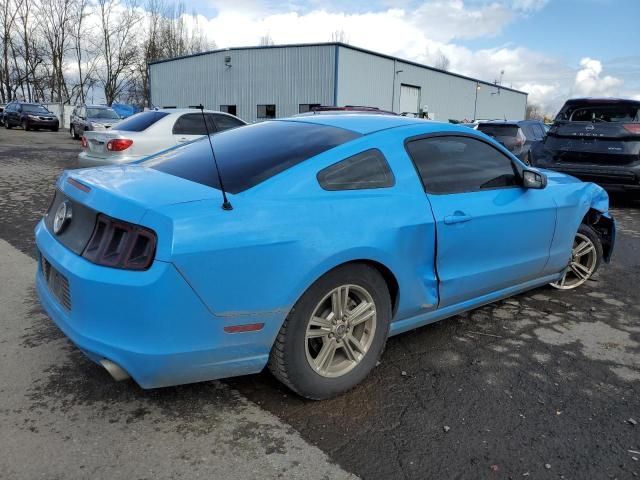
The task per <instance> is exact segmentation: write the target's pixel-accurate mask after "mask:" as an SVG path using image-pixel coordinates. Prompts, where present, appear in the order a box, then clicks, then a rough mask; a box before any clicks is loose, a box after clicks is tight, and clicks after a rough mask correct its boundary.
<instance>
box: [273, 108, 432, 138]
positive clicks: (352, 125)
mask: <svg viewBox="0 0 640 480" xmlns="http://www.w3.org/2000/svg"><path fill="white" fill-rule="evenodd" d="M274 121H286V122H301V123H313V124H316V125H327V126H330V127H337V128H342V129H344V130H351V131H353V132H357V133H360V134H362V135H367V134H370V133H374V132H378V131H380V130H386V129H389V128H396V127H403V126H407V125H420V124H426V123H430V122H429V121H428V120H423V119H420V118H410V117H401V116H395V115H380V114H366V113H353V114H347V113H341V114H335V115H313V116H308V117H289V118H282V119H277V120H274Z"/></svg>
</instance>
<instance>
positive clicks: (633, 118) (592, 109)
mask: <svg viewBox="0 0 640 480" xmlns="http://www.w3.org/2000/svg"><path fill="white" fill-rule="evenodd" d="M556 120H561V121H562V120H563V121H570V122H611V123H635V122H640V105H637V104H635V105H634V104H632V103H619V104H609V105H606V104H605V105H597V104H595V105H594V104H573V105H565V106H564V107H563V108H562V110H561V111H560V113H559V114H558V116H557V117H556Z"/></svg>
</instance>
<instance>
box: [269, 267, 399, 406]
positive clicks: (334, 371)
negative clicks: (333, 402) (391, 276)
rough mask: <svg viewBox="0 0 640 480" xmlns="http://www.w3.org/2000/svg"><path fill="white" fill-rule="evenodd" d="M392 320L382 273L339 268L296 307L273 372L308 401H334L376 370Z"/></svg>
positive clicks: (272, 361) (279, 339)
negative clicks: (334, 397) (373, 369)
mask: <svg viewBox="0 0 640 480" xmlns="http://www.w3.org/2000/svg"><path fill="white" fill-rule="evenodd" d="M390 321H391V300H390V297H389V290H388V288H387V284H386V283H385V281H384V279H383V278H382V276H381V275H380V273H378V271H377V270H376V269H374V268H373V267H370V266H368V265H365V264H349V265H345V266H342V267H338V268H336V269H334V270H332V271H331V272H329V273H327V274H326V275H325V276H324V277H322V278H320V279H319V280H318V281H316V282H315V283H314V284H313V285H312V286H311V287H309V289H308V290H307V291H306V292H305V293H304V294H303V296H302V297H301V298H300V300H298V302H297V303H296V304H295V306H294V307H293V309H292V310H291V312H290V313H289V316H288V317H287V319H286V320H285V322H284V324H283V325H282V328H281V329H280V332H279V333H278V337H277V339H276V342H275V343H274V345H273V348H272V350H271V355H270V358H269V369H270V370H271V372H272V373H273V374H274V375H275V377H276V378H278V379H279V380H280V381H281V382H283V383H284V384H285V385H287V386H288V387H289V388H291V389H292V390H293V391H295V392H297V393H298V394H300V395H302V396H303V397H306V398H311V399H314V400H322V399H325V398H330V397H333V396H335V395H338V394H340V393H343V392H345V391H347V390H349V389H351V388H353V387H354V386H355V385H357V384H358V383H360V382H361V381H362V380H363V379H364V378H365V377H366V376H367V374H368V373H369V372H370V371H371V369H372V368H373V367H375V365H376V362H377V361H378V359H379V358H380V355H381V354H382V351H383V350H384V345H385V342H386V340H387V335H388V333H389V324H390Z"/></svg>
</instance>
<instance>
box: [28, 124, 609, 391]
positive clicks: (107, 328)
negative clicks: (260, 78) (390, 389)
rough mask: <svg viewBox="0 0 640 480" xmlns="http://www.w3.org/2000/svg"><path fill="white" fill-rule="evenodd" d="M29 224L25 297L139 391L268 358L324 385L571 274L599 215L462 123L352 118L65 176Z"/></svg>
mask: <svg viewBox="0 0 640 480" xmlns="http://www.w3.org/2000/svg"><path fill="white" fill-rule="evenodd" d="M212 151H213V152H214V153H215V156H214V155H212ZM223 187H224V188H223ZM223 193H224V194H225V195H226V198H227V199H226V201H225V203H224V205H223V202H222V194H223ZM35 233H36V241H37V247H38V252H39V268H38V271H37V276H36V285H37V291H38V294H39V297H40V300H41V302H42V305H43V306H44V308H45V310H46V311H47V313H48V315H49V316H50V317H51V318H52V319H53V321H54V322H55V323H56V324H57V325H58V326H59V327H60V329H61V330H62V331H63V332H64V333H65V334H66V335H67V336H68V337H69V338H70V339H71V340H72V341H73V342H74V343H75V344H76V345H77V346H78V347H79V348H80V349H81V350H82V351H83V352H84V353H85V354H86V355H87V356H88V357H89V358H91V359H92V360H94V361H95V362H96V363H97V364H100V365H102V366H103V367H104V368H106V369H107V370H108V371H109V372H110V373H111V375H112V376H113V377H114V378H116V379H123V378H128V377H132V378H133V379H134V380H135V381H136V382H137V383H138V384H139V385H140V386H141V387H143V388H154V387H163V386H169V385H176V384H182V383H189V382H199V381H205V380H211V379H216V378H221V377H230V376H235V375H245V374H251V373H256V372H259V371H261V370H262V369H263V368H265V366H268V368H269V369H270V370H271V372H273V374H274V375H275V376H276V377H277V378H278V379H279V380H281V381H282V382H283V383H284V384H286V385H287V386H288V387H289V388H291V389H292V390H293V391H295V392H297V393H298V394H300V395H302V396H304V397H307V398H312V399H324V398H328V397H332V396H335V395H337V394H340V393H342V392H344V391H346V390H348V389H350V388H352V387H353V386H355V385H357V384H358V383H359V382H361V381H362V380H363V379H364V378H365V377H366V376H367V374H368V373H369V372H370V371H371V370H372V369H373V368H374V367H375V365H376V362H377V361H378V360H379V358H380V356H381V354H382V351H383V349H384V345H385V342H386V341H387V338H388V337H389V336H390V335H396V334H399V333H402V332H406V331H408V330H411V329H414V328H417V327H420V326H422V325H426V324H429V323H431V322H435V321H438V320H441V319H444V318H446V317H450V316H452V315H455V314H457V313H460V312H463V311H465V310H469V309H473V308H476V307H479V306H481V305H483V304H486V303H489V302H494V301H496V300H499V299H501V298H505V297H508V296H510V295H514V294H517V293H519V292H523V291H525V290H529V289H532V288H536V287H539V286H542V285H546V284H551V285H553V286H555V287H557V288H560V289H572V288H575V287H578V286H579V285H581V284H583V283H584V282H585V281H587V280H588V279H589V278H591V276H592V275H593V274H594V273H595V272H596V270H597V269H598V267H599V266H600V264H601V263H602V262H608V261H609V259H610V257H611V254H612V250H613V246H614V239H615V223H614V220H613V219H612V217H611V216H610V214H609V212H608V197H607V194H606V193H605V192H604V190H602V189H601V188H600V187H598V186H597V185H595V184H592V183H583V182H580V181H579V180H577V179H575V178H573V177H570V176H567V175H563V174H561V173H557V172H552V171H544V170H539V169H535V168H531V167H528V166H526V165H525V164H523V163H522V162H521V161H520V160H518V159H517V158H516V157H514V156H513V155H512V154H511V153H510V152H509V151H507V150H506V149H505V148H504V147H503V146H501V145H500V144H498V143H497V142H495V141H494V140H492V139H491V138H489V137H487V136H485V135H484V134H482V133H481V132H477V131H474V130H470V129H468V128H466V127H458V126H455V125H449V124H441V123H435V122H426V121H424V120H421V119H413V118H406V117H401V116H391V115H388V116H387V115H366V114H351V115H322V116H320V115H318V116H313V117H298V118H290V119H282V120H273V121H268V122H263V123H259V124H255V125H249V126H244V127H241V128H238V129H234V130H229V131H225V132H221V133H218V134H216V135H213V136H211V137H208V138H207V137H205V138H204V139H202V140H198V141H196V142H193V143H191V144H188V145H184V146H181V147H178V148H176V149H174V150H171V151H168V152H164V153H161V154H159V155H157V156H155V157H152V158H149V159H148V160H146V161H143V162H140V163H138V164H136V165H128V166H110V167H102V168H94V169H85V170H71V171H66V172H65V173H64V174H63V175H62V176H61V177H60V178H59V180H58V183H57V188H56V193H55V197H54V199H53V201H52V203H51V206H50V208H49V210H48V213H47V214H46V215H45V217H44V218H43V219H42V221H41V222H40V223H39V224H38V225H37V227H36V232H35Z"/></svg>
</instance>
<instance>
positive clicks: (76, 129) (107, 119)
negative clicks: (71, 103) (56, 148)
mask: <svg viewBox="0 0 640 480" xmlns="http://www.w3.org/2000/svg"><path fill="white" fill-rule="evenodd" d="M120 120H121V118H120V115H118V114H117V113H116V111H115V110H114V109H113V108H111V107H107V106H105V105H80V106H77V107H76V108H74V109H73V113H72V114H71V122H70V125H69V133H70V134H71V136H72V137H73V138H75V139H78V138H80V137H81V136H82V134H83V133H84V132H87V131H94V130H95V131H106V130H110V129H111V127H114V126H115V125H116V124H117V123H118V122H120Z"/></svg>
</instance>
